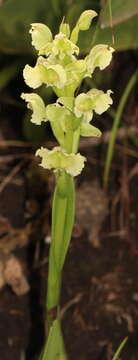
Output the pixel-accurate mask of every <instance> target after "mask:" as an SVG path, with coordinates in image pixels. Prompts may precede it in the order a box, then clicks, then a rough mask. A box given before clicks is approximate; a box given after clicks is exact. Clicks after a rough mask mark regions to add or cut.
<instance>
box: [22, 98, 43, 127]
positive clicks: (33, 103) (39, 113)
mask: <svg viewBox="0 0 138 360" xmlns="http://www.w3.org/2000/svg"><path fill="white" fill-rule="evenodd" d="M21 98H22V99H23V100H25V101H26V102H27V107H28V109H31V110H32V111H33V114H32V117H31V122H32V123H35V124H36V125H41V122H42V121H47V119H46V108H45V104H44V102H43V100H42V99H41V97H40V96H39V95H38V94H35V93H32V94H24V93H22V94H21Z"/></svg>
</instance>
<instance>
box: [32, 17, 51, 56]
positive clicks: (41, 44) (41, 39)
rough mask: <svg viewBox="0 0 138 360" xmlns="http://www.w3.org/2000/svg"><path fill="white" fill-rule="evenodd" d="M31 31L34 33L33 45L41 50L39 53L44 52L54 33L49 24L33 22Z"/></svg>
mask: <svg viewBox="0 0 138 360" xmlns="http://www.w3.org/2000/svg"><path fill="white" fill-rule="evenodd" d="M29 32H30V34H31V35H32V45H33V46H34V47H35V49H36V50H38V51H39V54H44V53H45V52H44V50H45V46H46V44H47V43H49V42H51V41H52V33H51V31H50V29H49V28H48V26H46V25H44V24H40V23H33V24H31V29H30V31H29Z"/></svg>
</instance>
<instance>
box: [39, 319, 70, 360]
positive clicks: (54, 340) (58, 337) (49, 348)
mask: <svg viewBox="0 0 138 360" xmlns="http://www.w3.org/2000/svg"><path fill="white" fill-rule="evenodd" d="M39 360H67V356H66V352H65V346H64V341H63V336H62V332H61V327H60V322H59V320H58V319H56V320H54V321H53V324H52V326H51V328H50V331H49V336H48V339H47V343H46V346H45V348H44V351H43V353H42V355H41V357H40V359H39Z"/></svg>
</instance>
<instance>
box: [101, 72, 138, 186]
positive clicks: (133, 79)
mask: <svg viewBox="0 0 138 360" xmlns="http://www.w3.org/2000/svg"><path fill="white" fill-rule="evenodd" d="M137 74H138V72H137V71H135V73H134V74H133V75H132V76H131V78H130V80H129V82H128V84H127V86H126V88H125V90H124V93H123V95H122V97H121V99H120V102H119V105H118V108H117V111H116V115H115V118H114V122H113V126H112V131H111V137H110V141H109V145H108V149H107V155H106V161H105V169H104V179H103V180H104V187H105V188H106V187H107V185H108V182H109V172H110V167H111V163H112V159H113V153H114V145H115V141H116V136H117V129H118V127H119V124H120V121H121V116H122V113H123V110H124V107H125V105H126V102H127V99H128V96H129V94H130V92H131V90H132V88H133V87H134V85H135V83H136V81H137Z"/></svg>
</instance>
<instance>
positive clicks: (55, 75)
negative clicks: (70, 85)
mask: <svg viewBox="0 0 138 360" xmlns="http://www.w3.org/2000/svg"><path fill="white" fill-rule="evenodd" d="M23 76H24V80H25V82H26V84H27V85H28V86H30V87H31V88H33V89H36V88H37V87H39V86H41V85H42V84H46V85H47V86H55V87H57V88H62V87H63V86H64V85H65V83H66V72H65V70H64V68H63V67H62V66H61V65H59V64H56V65H49V63H48V62H47V61H46V60H45V61H43V62H42V58H40V59H39V58H38V61H37V64H36V65H35V67H31V66H29V65H26V66H25V68H24V71H23Z"/></svg>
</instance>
